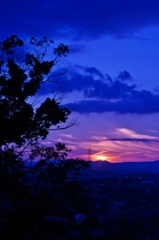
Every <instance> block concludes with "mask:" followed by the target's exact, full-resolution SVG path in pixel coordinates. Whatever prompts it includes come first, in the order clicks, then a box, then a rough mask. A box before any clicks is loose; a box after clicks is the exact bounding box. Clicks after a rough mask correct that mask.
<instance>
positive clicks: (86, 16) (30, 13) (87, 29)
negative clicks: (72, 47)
mask: <svg viewBox="0 0 159 240" xmlns="http://www.w3.org/2000/svg"><path fill="white" fill-rule="evenodd" d="M158 12H159V2H158V0H153V1H150V0H129V1H126V0H106V1H104V0H98V1H97V0H94V1H91V0H87V1H84V0H80V1H73V0H67V1H63V0H58V1H52V0H41V1H40V2H39V1H38V0H27V1H21V0H15V1H10V0H5V1H4V2H3V4H1V15H0V21H1V23H3V24H1V32H2V33H3V35H7V36H8V34H9V35H10V34H12V33H15V34H20V35H22V36H28V35H29V36H31V35H34V36H41V34H42V33H43V34H44V35H47V36H51V37H53V38H55V37H60V38H61V37H62V38H66V37H67V38H71V39H74V40H79V39H82V38H83V39H89V40H90V39H97V38H100V37H101V36H104V35H111V36H114V37H116V38H122V37H129V36H132V35H133V33H135V32H138V31H139V30H141V29H143V28H145V27H147V26H158V25H159V14H158Z"/></svg>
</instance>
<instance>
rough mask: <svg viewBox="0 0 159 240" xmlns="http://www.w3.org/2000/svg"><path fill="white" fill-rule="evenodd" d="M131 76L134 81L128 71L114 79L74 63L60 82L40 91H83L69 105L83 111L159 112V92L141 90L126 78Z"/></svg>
mask: <svg viewBox="0 0 159 240" xmlns="http://www.w3.org/2000/svg"><path fill="white" fill-rule="evenodd" d="M61 71H62V70H61ZM128 77H129V78H130V77H131V79H132V80H133V77H132V76H131V74H130V73H129V72H127V71H125V70H124V71H122V72H120V74H119V75H118V76H117V77H114V78H111V77H110V76H109V75H108V74H106V75H104V74H103V73H102V72H100V71H99V70H98V69H97V68H95V67H86V66H74V67H73V68H72V69H71V70H70V71H69V72H68V73H67V74H66V75H63V76H61V77H60V79H59V83H54V82H53V83H52V82H51V83H46V84H43V85H42V87H41V89H40V91H39V93H38V94H39V95H43V94H45V95H46V93H53V92H58V93H61V94H69V95H70V96H71V93H73V92H77V93H78V92H79V93H80V94H81V96H82V97H81V99H79V100H78V101H76V99H75V101H74V102H71V100H70V102H69V103H68V104H67V105H65V106H66V107H69V108H70V109H74V108H75V105H76V108H75V111H76V112H79V113H82V114H89V113H104V112H115V113H119V114H128V113H131V114H151V113H158V112H159V95H158V94H154V93H152V92H151V91H148V90H144V89H142V90H139V89H138V88H137V85H136V84H129V82H127V81H126V82H125V81H123V80H125V78H128ZM60 82H61V83H60ZM70 99H71V98H70ZM67 102H68V101H67Z"/></svg>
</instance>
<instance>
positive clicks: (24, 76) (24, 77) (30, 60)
mask: <svg viewBox="0 0 159 240" xmlns="http://www.w3.org/2000/svg"><path fill="white" fill-rule="evenodd" d="M29 43H30V45H31V46H32V48H29V47H28V46H27V47H28V48H29V50H30V51H29V52H28V51H27V47H25V45H24V42H23V41H22V40H21V39H19V38H18V37H17V36H16V35H11V36H10V37H9V38H7V39H6V40H4V41H3V42H0V156H1V157H2V158H3V159H5V158H6V155H7V159H8V158H10V159H11V158H13V156H14V158H15V159H20V157H21V156H22V154H23V151H24V150H25V149H26V148H27V149H28V148H29V147H31V149H32V150H33V151H34V148H35V146H36V150H37V146H38V145H39V140H44V139H45V138H46V137H47V135H48V133H49V131H50V130H53V129H54V130H59V129H65V128H68V127H70V126H72V125H74V124H75V121H74V120H72V121H71V122H69V123H67V124H66V125H63V124H65V123H66V122H68V121H67V120H68V117H69V115H70V114H71V111H70V110H69V109H67V108H65V107H61V106H60V101H59V99H55V98H52V99H51V98H49V97H47V98H46V99H45V100H44V101H43V102H41V103H39V104H38V107H37V108H35V107H34V104H33V102H31V100H30V99H31V97H33V96H35V95H36V94H37V92H38V90H39V89H40V87H42V85H43V84H45V83H46V82H49V81H56V80H55V79H54V77H55V76H57V75H61V74H64V73H65V71H62V72H59V73H57V72H56V73H55V74H54V73H53V70H52V69H53V67H54V66H56V64H57V62H58V61H59V60H60V58H62V57H65V56H67V53H68V47H67V46H65V45H64V44H60V45H59V46H58V47H57V48H53V47H52V45H53V44H54V42H53V41H52V40H48V39H47V38H46V37H44V38H43V40H41V41H38V40H37V39H36V38H34V37H32V38H31V40H30V42H29ZM48 51H50V53H51V54H52V59H51V60H45V58H47V53H48ZM61 124H62V125H61ZM44 150H47V148H45V149H44V148H43V152H44ZM51 150H52V151H55V149H53V148H52V149H50V152H51ZM60 150H62V151H63V152H64V150H66V152H67V149H66V148H65V146H64V145H59V146H58V152H59V151H60ZM8 152H9V154H8ZM58 152H57V153H58ZM54 155H56V157H58V154H54ZM64 155H65V154H64Z"/></svg>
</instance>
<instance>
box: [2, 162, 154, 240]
mask: <svg viewBox="0 0 159 240" xmlns="http://www.w3.org/2000/svg"><path fill="white" fill-rule="evenodd" d="M66 161H67V160H66ZM68 162H69V160H68ZM57 163H58V164H55V161H53V162H46V161H44V162H39V163H36V164H32V165H29V164H27V165H26V167H25V169H24V172H23V171H22V172H21V175H19V176H18V178H17V177H16V175H14V174H13V175H12V176H11V179H8V180H7V181H6V180H5V184H4V185H3V183H4V181H3V182H2V181H1V186H0V187H1V188H0V190H1V191H0V194H1V202H0V204H1V205H0V206H1V209H0V212H1V217H0V223H1V231H0V238H1V239H8V238H9V236H10V234H11V235H13V236H14V237H15V239H17V240H18V239H50V240H51V239H108V240H112V239H113V240H118V239H125V240H128V239H135V240H138V239H139V240H140V239H143V240H147V239H153V240H158V239H159V205H158V201H159V191H158V189H159V173H158V170H157V171H156V166H158V165H159V162H158V161H156V162H151V163H145V162H142V163H119V164H116V163H114V164H112V163H108V162H103V161H102V162H101V161H97V162H91V164H90V165H91V166H90V167H89V168H88V166H86V168H85V170H84V169H81V170H77V169H75V170H74V171H73V170H72V167H71V169H70V168H67V164H66V165H65V166H64V165H61V164H62V162H61V161H60V162H58V161H57ZM132 165H133V167H132ZM59 166H60V167H59ZM62 166H63V167H64V168H63V167H62ZM148 166H151V169H149V170H148V168H147V167H148ZM154 169H155V171H154ZM22 173H23V174H22ZM66 173H67V174H66ZM19 174H20V172H19ZM6 197H7V198H6Z"/></svg>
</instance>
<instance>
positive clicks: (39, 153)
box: [0, 35, 89, 239]
mask: <svg viewBox="0 0 159 240" xmlns="http://www.w3.org/2000/svg"><path fill="white" fill-rule="evenodd" d="M29 43H30V45H31V47H32V48H29V47H28V45H27V47H25V46H24V42H23V41H22V40H21V39H19V38H18V37H17V36H16V35H12V36H10V37H9V38H7V39H6V40H4V41H2V42H0V198H1V200H0V213H1V217H0V224H1V230H2V231H1V232H0V238H1V239H8V238H9V234H11V235H12V236H13V238H15V239H66V237H67V236H68V230H69V228H68V227H69V225H70V223H71V224H73V226H74V215H75V214H76V213H78V212H81V213H84V212H87V207H86V203H87V202H88V197H87V194H86V192H85V191H84V189H83V188H82V186H81V184H80V182H79V181H78V179H79V176H80V171H81V170H82V169H86V168H88V167H89V163H88V162H85V161H84V160H81V159H69V160H66V157H67V154H68V153H69V152H70V151H71V150H70V149H69V148H67V147H66V146H65V144H63V143H56V144H55V146H44V145H43V144H42V143H41V142H42V141H41V140H44V139H46V137H47V136H48V134H49V131H50V130H60V129H66V128H68V127H71V126H72V125H74V123H75V122H74V121H72V122H69V123H68V118H69V116H70V114H71V111H70V110H69V109H67V108H65V107H61V105H60V104H61V102H60V101H59V99H55V98H49V97H46V98H45V99H44V100H43V101H41V102H38V104H37V105H36V107H35V102H33V101H32V98H33V97H34V96H36V94H37V93H38V91H39V89H40V87H41V86H42V85H43V84H45V83H47V82H48V81H56V80H54V77H55V76H57V75H61V74H64V73H65V72H59V73H58V74H57V71H56V74H54V72H53V70H52V68H53V67H55V66H56V64H57V63H58V61H59V60H60V59H61V57H65V56H66V55H67V53H68V47H67V46H65V45H64V44H60V45H59V46H58V47H57V48H53V47H52V45H53V44H54V42H53V41H52V40H48V39H47V38H46V37H44V38H43V40H40V41H39V40H37V39H36V38H34V37H33V38H31V40H30V42H29ZM28 49H30V51H28ZM50 50H51V51H52V56H53V57H51V60H47V53H48V51H50ZM61 124H62V125H61ZM63 124H66V125H63ZM28 149H29V158H30V159H31V160H33V159H34V160H38V161H37V162H33V163H32V164H33V165H32V166H29V165H28V164H27V162H24V161H23V159H24V153H25V151H26V150H28ZM52 159H54V160H52ZM50 216H51V222H50ZM8 229H9V230H8Z"/></svg>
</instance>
